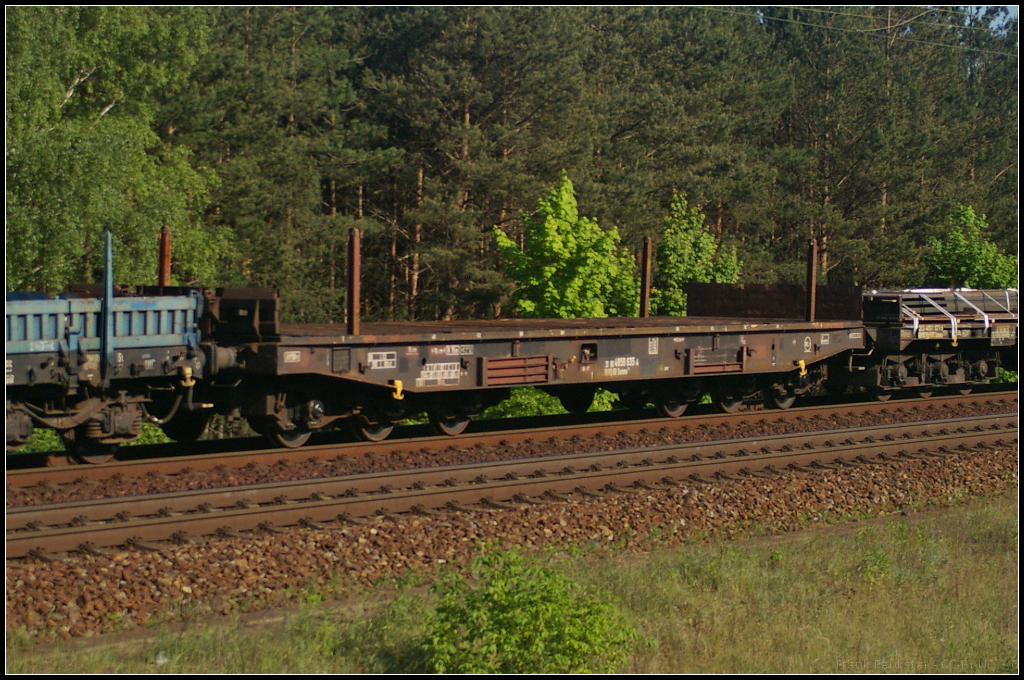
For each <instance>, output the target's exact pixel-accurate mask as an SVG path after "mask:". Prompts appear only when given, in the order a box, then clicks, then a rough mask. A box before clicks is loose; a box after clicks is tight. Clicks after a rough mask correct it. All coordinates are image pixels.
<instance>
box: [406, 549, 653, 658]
mask: <svg viewBox="0 0 1024 680" xmlns="http://www.w3.org/2000/svg"><path fill="white" fill-rule="evenodd" d="M473 571H474V572H475V573H476V575H477V577H478V579H479V581H480V582H479V584H474V585H469V584H467V582H466V581H465V580H464V579H463V578H462V577H461V576H460V575H458V574H456V573H455V572H449V573H447V574H446V575H445V576H444V577H443V578H442V579H441V581H440V582H438V584H437V585H435V586H434V587H433V588H432V592H433V593H434V594H435V596H436V597H437V600H438V602H437V605H436V612H435V615H434V618H433V620H432V621H431V625H430V634H429V639H428V641H427V642H426V645H425V646H426V650H427V654H428V664H429V665H430V667H431V668H432V669H433V670H434V671H436V672H438V673H516V674H519V673H581V672H590V673H610V672H613V671H615V670H616V669H617V668H619V667H620V666H621V665H622V664H623V663H625V661H626V660H627V658H628V652H629V648H630V646H631V645H632V643H633V642H634V641H635V640H636V639H637V635H636V632H635V631H634V630H633V629H632V628H630V627H629V626H627V625H626V624H625V623H624V622H623V621H622V617H621V615H620V614H619V612H618V610H617V609H616V607H615V606H614V605H613V604H611V603H610V602H609V601H608V600H607V599H606V598H605V597H604V596H601V595H593V594H590V593H588V592H587V590H586V589H584V588H581V587H580V586H579V585H578V584H576V583H574V582H573V581H571V580H570V579H568V578H567V577H566V576H565V575H564V574H563V573H561V572H560V571H557V570H554V569H549V568H547V567H543V566H537V565H527V564H526V562H525V561H524V559H523V557H522V556H520V555H519V554H517V553H515V552H508V553H496V554H494V555H491V556H485V557H479V558H477V559H476V560H474V562H473Z"/></svg>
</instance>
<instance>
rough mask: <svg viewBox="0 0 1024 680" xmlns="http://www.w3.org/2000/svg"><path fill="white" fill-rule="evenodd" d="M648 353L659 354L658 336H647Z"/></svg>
mask: <svg viewBox="0 0 1024 680" xmlns="http://www.w3.org/2000/svg"><path fill="white" fill-rule="evenodd" d="M647 353H648V354H657V353H658V338H647Z"/></svg>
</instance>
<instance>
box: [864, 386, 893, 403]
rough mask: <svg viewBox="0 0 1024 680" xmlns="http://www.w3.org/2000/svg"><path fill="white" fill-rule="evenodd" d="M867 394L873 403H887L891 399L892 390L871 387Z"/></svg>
mask: <svg viewBox="0 0 1024 680" xmlns="http://www.w3.org/2000/svg"><path fill="white" fill-rule="evenodd" d="M868 393H869V394H870V395H871V398H872V399H874V400H875V401H889V400H890V399H892V390H887V389H884V388H881V387H872V388H871V389H869V390H868Z"/></svg>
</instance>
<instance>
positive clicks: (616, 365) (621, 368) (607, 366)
mask: <svg viewBox="0 0 1024 680" xmlns="http://www.w3.org/2000/svg"><path fill="white" fill-rule="evenodd" d="M639 365H640V360H639V359H637V358H636V357H615V358H614V359H605V360H604V374H605V375H606V376H616V375H629V369H631V368H635V367H637V366H639Z"/></svg>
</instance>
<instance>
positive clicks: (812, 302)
mask: <svg viewBox="0 0 1024 680" xmlns="http://www.w3.org/2000/svg"><path fill="white" fill-rule="evenodd" d="M817 296H818V240H817V239H813V238H812V239H811V242H810V244H809V245H808V246H807V305H806V310H807V321H809V322H810V321H814V317H815V312H816V307H817Z"/></svg>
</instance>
